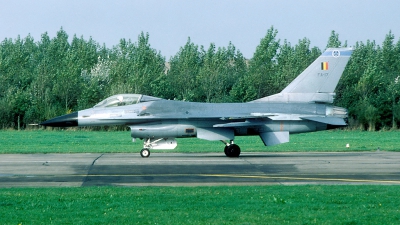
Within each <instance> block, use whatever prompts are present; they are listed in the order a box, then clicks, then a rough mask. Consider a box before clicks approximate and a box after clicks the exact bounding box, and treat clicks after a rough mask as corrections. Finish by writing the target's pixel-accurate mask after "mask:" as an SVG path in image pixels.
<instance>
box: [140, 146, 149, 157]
mask: <svg viewBox="0 0 400 225" xmlns="http://www.w3.org/2000/svg"><path fill="white" fill-rule="evenodd" d="M140 155H141V156H142V157H143V158H148V157H149V156H150V150H149V149H147V148H144V149H142V150H141V151H140Z"/></svg>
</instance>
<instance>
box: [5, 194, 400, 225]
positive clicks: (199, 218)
mask: <svg viewBox="0 0 400 225" xmlns="http://www.w3.org/2000/svg"><path fill="white" fill-rule="evenodd" d="M355 190H357V191H355ZM398 192H399V188H398V186H251V187H243V186H241V187H163V188H157V187H133V188H122V187H91V188H12V189H0V200H1V201H0V208H1V210H0V220H1V224H399V223H400V208H399V200H400V197H399V195H398Z"/></svg>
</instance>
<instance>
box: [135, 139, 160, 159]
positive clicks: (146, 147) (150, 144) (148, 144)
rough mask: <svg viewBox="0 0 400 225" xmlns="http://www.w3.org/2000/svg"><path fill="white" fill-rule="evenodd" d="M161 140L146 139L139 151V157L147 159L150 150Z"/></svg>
mask: <svg viewBox="0 0 400 225" xmlns="http://www.w3.org/2000/svg"><path fill="white" fill-rule="evenodd" d="M161 140H162V138H159V139H151V138H147V139H146V140H145V141H144V142H143V149H142V150H141V151H140V156H142V157H143V158H148V157H149V156H150V149H151V148H152V147H153V145H154V144H156V143H157V142H159V141H161Z"/></svg>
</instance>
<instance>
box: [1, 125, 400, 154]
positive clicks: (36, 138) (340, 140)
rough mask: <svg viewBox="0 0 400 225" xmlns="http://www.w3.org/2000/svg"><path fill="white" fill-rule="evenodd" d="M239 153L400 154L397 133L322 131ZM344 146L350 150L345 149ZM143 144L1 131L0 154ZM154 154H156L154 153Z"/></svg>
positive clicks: (190, 143)
mask: <svg viewBox="0 0 400 225" xmlns="http://www.w3.org/2000/svg"><path fill="white" fill-rule="evenodd" d="M177 141H178V147H177V148H176V149H174V150H172V151H173V152H223V144H222V143H221V142H219V141H206V140H200V139H197V138H183V139H177ZM235 143H237V144H238V145H239V146H240V147H241V149H242V152H246V151H248V152H263V151H265V152H268V151H271V152H278V151H280V152H283V151H285V152H299V151H325V152H326V151H375V150H377V149H378V148H379V149H380V150H385V151H399V150H400V145H399V143H400V132H398V131H392V132H363V131H322V132H314V133H304V134H295V135H291V136H290V142H289V143H285V144H281V145H276V146H269V147H265V146H264V144H263V143H262V141H261V139H260V138H259V137H258V136H250V137H249V136H247V137H237V138H236V139H235ZM346 144H349V145H350V148H346ZM142 146H143V141H141V140H137V141H136V142H134V143H133V142H132V139H131V137H130V133H129V131H125V132H122V131H119V132H105V131H73V130H70V131H44V130H36V131H0V154H4V153H79V152H91V153H92V152H96V153H97V152H100V153H116V152H121V153H127V152H139V151H140V150H141V149H142ZM154 151H156V150H154Z"/></svg>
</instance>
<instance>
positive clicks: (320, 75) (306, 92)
mask: <svg viewBox="0 0 400 225" xmlns="http://www.w3.org/2000/svg"><path fill="white" fill-rule="evenodd" d="M352 52H353V49H352V48H328V49H327V50H326V51H325V52H324V53H322V55H321V56H319V57H318V58H317V59H316V60H315V61H314V62H313V63H312V64H311V65H310V66H308V67H307V69H305V70H304V71H303V72H302V73H301V74H300V75H299V76H297V77H296V79H294V80H293V81H292V82H291V83H290V84H289V85H288V86H287V87H286V88H285V89H283V90H282V91H281V92H280V93H278V94H275V95H271V96H268V97H264V98H261V99H258V100H255V101H253V102H265V101H267V102H327V103H332V102H333V97H334V91H335V88H336V86H337V84H338V82H339V79H340V77H341V76H342V73H343V71H344V68H345V67H346V65H347V62H348V61H349V59H350V56H351V54H352Z"/></svg>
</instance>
